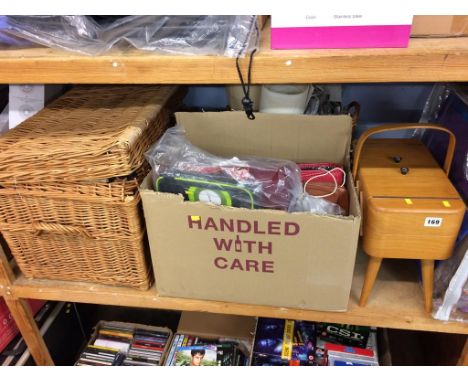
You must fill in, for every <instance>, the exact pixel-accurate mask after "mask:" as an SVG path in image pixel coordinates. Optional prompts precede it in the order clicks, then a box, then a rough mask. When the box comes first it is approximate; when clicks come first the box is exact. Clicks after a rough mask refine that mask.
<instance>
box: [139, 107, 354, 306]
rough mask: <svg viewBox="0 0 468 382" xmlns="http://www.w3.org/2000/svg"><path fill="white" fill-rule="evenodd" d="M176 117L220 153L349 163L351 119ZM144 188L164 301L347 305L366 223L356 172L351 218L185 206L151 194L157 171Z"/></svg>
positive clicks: (158, 284) (167, 196) (195, 139)
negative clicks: (362, 226) (169, 298)
mask: <svg viewBox="0 0 468 382" xmlns="http://www.w3.org/2000/svg"><path fill="white" fill-rule="evenodd" d="M304 117H305V118H304ZM177 119H178V121H179V123H181V124H182V125H183V126H184V127H185V128H186V130H187V133H188V138H189V140H190V141H191V142H192V143H194V144H195V145H197V146H200V147H202V148H204V149H206V150H208V151H210V152H212V153H215V154H223V155H240V154H239V151H242V154H251V155H257V156H260V155H264V156H273V157H278V156H279V157H283V158H285V159H292V160H296V161H337V162H343V161H345V159H346V158H347V153H348V146H349V142H350V138H351V119H350V118H349V117H346V116H342V117H341V116H340V117H311V116H285V115H266V114H260V113H259V114H257V118H256V119H255V120H254V121H249V120H247V119H246V117H245V114H244V113H236V112H225V113H180V114H178V115H177ZM252 122H254V123H253V124H251V123H252ZM203 137H204V139H203ZM305 142H308V145H309V146H307V145H306V144H305ZM323 146H325V147H323ZM318 153H320V154H318ZM276 154H278V155H276ZM140 190H141V195H142V200H143V209H144V213H145V220H146V225H147V232H148V238H149V243H150V248H151V257H152V261H153V267H154V271H155V278H156V288H157V290H158V292H159V294H160V295H161V296H174V297H185V298H200V299H209V300H218V301H230V302H239V303H250V304H260V305H272V306H284V307H296V308H303V309H313V310H327V311H344V310H346V309H347V305H348V299H349V293H350V288H351V281H352V275H353V270H354V262H355V256H356V249H357V242H358V236H359V226H360V209H359V204H358V199H357V195H356V192H355V189H354V185H353V182H352V178H351V176H350V175H348V191H349V193H350V212H351V215H350V216H347V217H337V216H319V215H314V214H308V213H293V214H291V213H287V212H283V211H273V210H247V209H241V208H230V207H224V206H215V205H209V204H204V203H199V202H185V201H184V200H183V197H182V195H174V194H164V193H158V192H155V191H153V189H152V185H151V174H150V175H148V177H147V178H146V179H145V181H144V182H143V184H142V185H141V187H140ZM223 223H224V225H223V227H221V224H223ZM247 228H249V229H247ZM223 240H224V241H223ZM222 243H224V245H223V244H222Z"/></svg>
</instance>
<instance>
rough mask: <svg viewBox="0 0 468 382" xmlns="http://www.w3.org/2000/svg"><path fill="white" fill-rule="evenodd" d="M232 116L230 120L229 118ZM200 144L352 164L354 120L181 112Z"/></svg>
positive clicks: (222, 150) (228, 151) (234, 152)
mask: <svg viewBox="0 0 468 382" xmlns="http://www.w3.org/2000/svg"><path fill="white" fill-rule="evenodd" d="M227 116H229V118H226V117H227ZM176 119H177V123H178V124H179V125H181V126H183V127H184V128H185V130H186V132H187V138H188V140H189V141H190V142H191V143H193V144H194V145H196V146H198V147H200V148H202V149H204V150H206V151H208V152H210V153H212V154H215V155H220V156H225V157H232V156H240V157H242V156H252V155H253V156H260V157H262V156H263V157H272V158H278V159H289V160H292V161H294V162H296V163H304V162H323V161H327V162H336V163H341V164H343V163H346V162H347V158H348V154H349V146H350V143H351V134H352V120H351V117H349V116H348V115H337V116H315V115H286V114H267V113H255V119H254V120H248V119H247V117H246V115H245V113H244V112H241V111H239V112H235V111H233V112H218V113H216V112H210V113H176Z"/></svg>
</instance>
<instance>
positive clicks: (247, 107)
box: [236, 16, 260, 119]
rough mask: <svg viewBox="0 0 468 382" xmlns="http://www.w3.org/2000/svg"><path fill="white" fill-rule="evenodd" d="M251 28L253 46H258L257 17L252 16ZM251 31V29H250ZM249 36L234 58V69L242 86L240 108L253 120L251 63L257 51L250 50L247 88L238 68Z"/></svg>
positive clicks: (248, 36)
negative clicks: (254, 40) (253, 34)
mask: <svg viewBox="0 0 468 382" xmlns="http://www.w3.org/2000/svg"><path fill="white" fill-rule="evenodd" d="M252 20H253V26H254V27H255V31H256V42H255V44H256V45H258V42H259V38H260V31H259V30H258V23H257V17H256V16H253V18H252ZM250 29H252V27H251V28H250ZM250 37H251V35H250V34H248V35H247V38H246V39H245V41H244V44H243V47H242V49H241V50H240V51H239V53H238V55H237V58H236V68H237V74H238V75H239V79H240V82H241V85H242V92H243V93H244V98H242V106H243V107H244V111H245V114H247V118H248V119H255V115H254V113H253V104H254V103H253V101H252V99H251V98H250V85H251V83H252V80H251V78H252V63H253V56H254V54H255V52H256V51H257V49H254V50H252V52H251V53H250V60H249V67H248V69H247V86H246V85H245V82H244V77H243V76H242V72H241V69H240V66H239V58H240V57H241V55H242V54H243V53H244V51H245V50H246V49H247V46H248V43H249V41H250Z"/></svg>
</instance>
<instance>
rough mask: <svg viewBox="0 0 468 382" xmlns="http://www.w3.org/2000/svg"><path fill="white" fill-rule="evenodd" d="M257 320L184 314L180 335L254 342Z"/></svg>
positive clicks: (192, 313) (231, 316) (205, 314)
mask: <svg viewBox="0 0 468 382" xmlns="http://www.w3.org/2000/svg"><path fill="white" fill-rule="evenodd" d="M256 322H257V319H256V318H255V317H245V316H234V315H227V314H215V313H205V312H182V315H181V316H180V320H179V326H178V327H177V332H178V333H187V334H191V335H194V336H199V337H205V338H213V337H228V338H238V339H244V340H247V341H249V342H251V341H252V339H253V336H254V334H255V326H256Z"/></svg>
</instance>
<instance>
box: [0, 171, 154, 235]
mask: <svg viewBox="0 0 468 382" xmlns="http://www.w3.org/2000/svg"><path fill="white" fill-rule="evenodd" d="M149 168H150V167H149V165H148V164H147V163H146V162H145V163H144V165H143V166H142V167H140V169H138V171H136V173H135V176H133V177H132V178H131V179H129V180H127V179H116V180H114V181H111V182H108V183H105V182H99V183H94V184H92V183H88V184H79V183H58V184H29V185H23V184H21V185H16V186H12V187H9V188H0V230H15V231H17V230H18V229H34V230H36V231H38V232H40V231H50V230H54V228H51V225H54V226H56V225H62V226H63V227H62V232H72V231H73V230H74V231H73V232H76V233H78V234H81V235H84V236H86V237H89V238H93V237H94V238H106V237H107V238H117V237H121V238H128V237H129V236H132V235H134V234H138V233H140V232H142V231H143V226H142V225H143V222H142V211H141V206H140V200H141V199H140V195H139V193H138V184H139V183H140V182H141V181H142V180H143V179H144V177H145V176H146V175H147V174H148V172H149ZM57 230H59V228H56V229H55V231H57Z"/></svg>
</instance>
